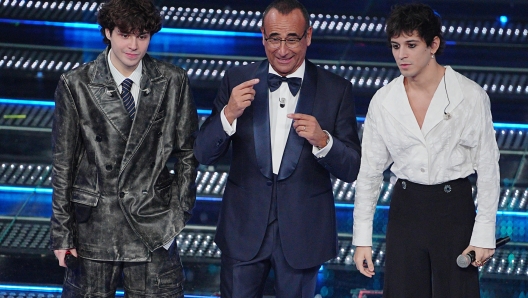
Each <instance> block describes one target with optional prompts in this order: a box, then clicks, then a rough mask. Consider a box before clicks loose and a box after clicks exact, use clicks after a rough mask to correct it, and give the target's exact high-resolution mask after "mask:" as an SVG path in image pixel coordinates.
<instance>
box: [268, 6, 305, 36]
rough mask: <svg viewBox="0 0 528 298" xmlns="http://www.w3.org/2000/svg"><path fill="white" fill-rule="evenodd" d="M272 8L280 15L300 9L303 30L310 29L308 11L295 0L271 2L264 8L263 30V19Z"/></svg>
mask: <svg viewBox="0 0 528 298" xmlns="http://www.w3.org/2000/svg"><path fill="white" fill-rule="evenodd" d="M273 8H275V9H276V10H277V11H278V12H279V13H280V14H282V15H287V14H289V13H290V12H292V11H293V10H295V9H300V10H301V12H302V15H303V17H304V20H305V22H306V26H305V28H304V29H305V30H306V29H308V28H310V15H308V10H306V7H304V5H302V3H301V2H299V1H297V0H275V1H273V2H271V4H270V5H268V7H266V10H264V13H263V14H262V28H264V19H265V18H266V16H267V15H268V12H269V11H270V10H271V9H273Z"/></svg>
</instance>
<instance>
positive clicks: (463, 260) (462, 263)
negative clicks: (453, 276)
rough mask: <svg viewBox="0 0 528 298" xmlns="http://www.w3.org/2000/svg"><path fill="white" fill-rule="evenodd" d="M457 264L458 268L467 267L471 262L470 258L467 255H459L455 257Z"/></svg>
mask: <svg viewBox="0 0 528 298" xmlns="http://www.w3.org/2000/svg"><path fill="white" fill-rule="evenodd" d="M456 262H457V265H458V267H460V268H467V267H468V266H469V264H471V259H470V258H469V256H468V255H459V256H458V257H457V259H456Z"/></svg>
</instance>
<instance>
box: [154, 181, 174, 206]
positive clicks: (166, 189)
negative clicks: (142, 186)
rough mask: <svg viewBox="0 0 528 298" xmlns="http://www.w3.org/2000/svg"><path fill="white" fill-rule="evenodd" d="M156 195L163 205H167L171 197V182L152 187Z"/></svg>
mask: <svg viewBox="0 0 528 298" xmlns="http://www.w3.org/2000/svg"><path fill="white" fill-rule="evenodd" d="M154 189H155V191H156V195H157V196H158V198H160V199H161V201H162V202H163V204H164V205H166V206H167V205H169V204H170V201H171V197H172V180H170V181H167V182H164V183H163V184H161V185H156V186H154Z"/></svg>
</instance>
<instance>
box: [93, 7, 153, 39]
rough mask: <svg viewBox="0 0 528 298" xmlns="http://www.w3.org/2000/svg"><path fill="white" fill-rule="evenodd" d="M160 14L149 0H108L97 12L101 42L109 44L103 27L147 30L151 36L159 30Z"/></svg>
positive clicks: (136, 32)
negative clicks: (101, 36)
mask: <svg viewBox="0 0 528 298" xmlns="http://www.w3.org/2000/svg"><path fill="white" fill-rule="evenodd" d="M161 22H162V18H161V14H160V12H159V10H158V9H157V8H156V6H155V5H154V3H152V2H151V1H150V0H108V1H107V2H105V3H104V4H102V6H101V8H100V9H99V12H98V14H97V23H99V25H100V26H101V34H102V35H103V42H104V43H105V44H107V45H110V40H108V38H106V35H105V29H108V30H110V32H112V31H113V30H114V28H116V27H117V28H118V29H119V30H120V31H121V32H124V33H134V34H139V33H143V32H149V33H150V35H151V37H152V35H154V33H157V32H158V31H160V30H161Z"/></svg>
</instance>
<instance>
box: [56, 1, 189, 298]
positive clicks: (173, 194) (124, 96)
mask: <svg viewBox="0 0 528 298" xmlns="http://www.w3.org/2000/svg"><path fill="white" fill-rule="evenodd" d="M161 21H162V19H161V16H160V13H159V11H158V10H157V9H156V7H155V6H154V4H153V3H152V2H151V1H150V0H109V1H107V2H106V3H105V4H103V6H102V8H101V9H100V10H99V13H98V23H99V25H100V26H101V33H102V34H103V37H104V42H105V43H106V44H108V47H107V48H106V50H104V51H103V52H102V53H101V54H100V55H99V56H98V57H97V59H96V60H94V61H91V62H89V63H86V64H84V65H82V66H79V67H78V68H76V69H73V70H71V71H69V72H67V73H65V74H63V75H62V76H61V78H60V81H59V84H58V87H57V90H56V93H55V115H54V123H53V133H52V144H53V178H52V185H53V205H52V206H53V207H52V208H53V214H52V217H51V249H53V250H54V252H55V255H56V257H57V259H58V261H59V265H60V266H64V267H66V263H65V257H66V256H68V257H72V256H74V257H77V263H78V265H77V266H75V267H74V266H70V268H67V269H66V276H65V279H64V285H63V293H62V297H63V298H67V297H114V295H115V291H116V287H117V283H118V281H119V279H121V278H123V283H124V288H125V292H126V295H127V297H183V285H182V282H183V279H184V278H183V270H182V265H181V262H180V257H179V255H178V248H177V245H176V242H175V241H174V239H175V237H176V236H177V235H178V233H180V231H181V230H182V229H183V227H184V226H185V223H186V221H187V220H189V218H190V217H191V210H192V209H193V207H194V203H195V199H196V189H195V184H194V182H195V179H196V167H197V165H198V163H197V161H196V159H195V158H194V155H193V142H194V139H193V138H192V133H193V132H195V131H196V130H197V129H198V117H197V114H196V108H195V106H194V103H193V98H192V95H191V90H190V87H189V81H188V78H187V75H186V72H185V71H184V70H183V69H181V68H179V67H176V66H174V65H171V64H169V63H166V62H162V61H159V60H156V59H154V58H151V57H150V56H149V55H148V54H146V51H147V48H148V45H149V43H150V39H151V37H152V35H153V34H155V33H157V32H158V31H159V30H160V29H161ZM171 157H172V158H174V159H175V160H176V161H175V164H174V174H171V173H170V172H169V169H168V168H167V165H166V164H167V161H168V160H169V158H171Z"/></svg>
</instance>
